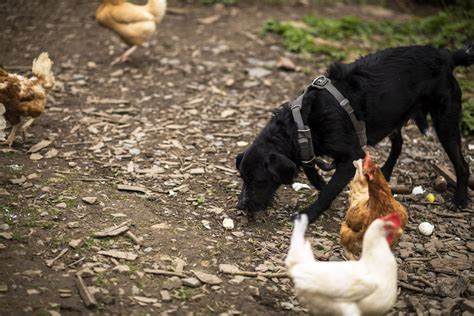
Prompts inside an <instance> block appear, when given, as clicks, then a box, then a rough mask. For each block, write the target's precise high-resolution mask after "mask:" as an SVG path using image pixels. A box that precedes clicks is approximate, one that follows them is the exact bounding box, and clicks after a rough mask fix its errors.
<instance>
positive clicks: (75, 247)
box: [69, 239, 82, 249]
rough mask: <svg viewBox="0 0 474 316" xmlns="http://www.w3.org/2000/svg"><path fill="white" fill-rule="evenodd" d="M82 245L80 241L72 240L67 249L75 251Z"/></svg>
mask: <svg viewBox="0 0 474 316" xmlns="http://www.w3.org/2000/svg"><path fill="white" fill-rule="evenodd" d="M81 245H82V239H73V240H71V241H70V242H69V247H71V248H74V249H77V248H79V247H80V246H81Z"/></svg>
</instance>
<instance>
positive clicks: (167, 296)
mask: <svg viewBox="0 0 474 316" xmlns="http://www.w3.org/2000/svg"><path fill="white" fill-rule="evenodd" d="M160 296H161V300H162V301H163V302H170V301H171V295H170V292H168V291H166V290H163V291H160Z"/></svg>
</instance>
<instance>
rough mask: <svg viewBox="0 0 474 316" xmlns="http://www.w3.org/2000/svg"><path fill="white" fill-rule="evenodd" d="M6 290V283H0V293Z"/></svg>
mask: <svg viewBox="0 0 474 316" xmlns="http://www.w3.org/2000/svg"><path fill="white" fill-rule="evenodd" d="M5 292H8V285H6V284H0V293H5Z"/></svg>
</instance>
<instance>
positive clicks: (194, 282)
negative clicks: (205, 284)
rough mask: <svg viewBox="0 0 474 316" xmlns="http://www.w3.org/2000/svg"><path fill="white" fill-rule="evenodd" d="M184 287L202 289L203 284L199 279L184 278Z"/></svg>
mask: <svg viewBox="0 0 474 316" xmlns="http://www.w3.org/2000/svg"><path fill="white" fill-rule="evenodd" d="M181 281H182V282H183V285H184V286H187V287H200V286H201V285H202V283H201V282H200V281H199V280H198V279H197V278H184V279H182V280H181Z"/></svg>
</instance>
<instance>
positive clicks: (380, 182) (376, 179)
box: [339, 153, 408, 259]
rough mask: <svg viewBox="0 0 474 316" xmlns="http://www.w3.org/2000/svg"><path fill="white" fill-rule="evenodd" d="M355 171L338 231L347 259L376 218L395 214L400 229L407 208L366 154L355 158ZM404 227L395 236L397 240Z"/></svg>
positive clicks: (404, 222) (359, 245)
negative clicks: (346, 206)
mask: <svg viewBox="0 0 474 316" xmlns="http://www.w3.org/2000/svg"><path fill="white" fill-rule="evenodd" d="M354 166H355V167H356V173H355V176H354V179H353V180H352V181H351V183H350V184H349V209H348V210H347V212H346V215H345V217H344V220H343V221H342V224H341V230H340V232H339V234H340V236H341V244H342V246H343V247H344V248H345V250H346V255H347V257H349V258H350V259H355V258H357V256H358V255H359V254H360V251H361V249H362V238H363V236H364V233H365V231H366V230H367V227H369V225H370V223H372V222H373V221H374V220H375V219H377V218H380V217H383V216H385V215H387V214H391V213H397V214H398V215H399V216H400V219H401V223H402V225H401V226H402V228H405V225H406V223H407V216H408V215H407V210H406V208H405V207H404V206H403V205H402V204H401V203H400V202H398V201H397V200H396V199H395V198H394V197H393V195H392V190H391V189H390V186H389V184H388V182H387V180H386V179H385V177H384V175H383V173H382V170H380V168H379V167H378V166H377V165H376V164H375V163H374V162H373V161H372V159H371V157H370V155H369V153H366V156H365V158H364V160H363V161H362V159H360V160H357V161H354ZM402 232H403V230H400V232H399V233H397V235H396V236H395V241H398V239H399V238H400V236H401V234H402Z"/></svg>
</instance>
